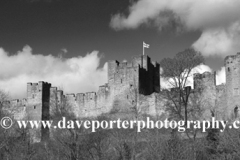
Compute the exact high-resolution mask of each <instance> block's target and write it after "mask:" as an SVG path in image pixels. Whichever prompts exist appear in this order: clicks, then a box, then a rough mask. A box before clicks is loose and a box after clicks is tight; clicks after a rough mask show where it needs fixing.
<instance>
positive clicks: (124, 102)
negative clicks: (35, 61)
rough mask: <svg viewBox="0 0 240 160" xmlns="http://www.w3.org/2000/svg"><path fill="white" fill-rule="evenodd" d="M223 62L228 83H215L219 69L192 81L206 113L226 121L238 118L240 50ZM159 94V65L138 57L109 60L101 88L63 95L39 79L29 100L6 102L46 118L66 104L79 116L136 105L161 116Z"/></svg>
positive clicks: (22, 113)
mask: <svg viewBox="0 0 240 160" xmlns="http://www.w3.org/2000/svg"><path fill="white" fill-rule="evenodd" d="M224 62H225V69H226V84H221V85H216V72H214V73H210V72H205V73H203V74H199V73H196V74H194V77H193V80H194V84H193V85H194V91H196V92H198V91H201V92H202V93H203V94H202V97H201V98H202V102H203V103H206V104H205V106H206V111H205V112H206V114H205V115H206V117H209V114H210V113H211V112H214V114H215V116H216V117H217V118H221V119H225V120H227V119H229V118H232V117H233V116H234V112H235V111H236V107H238V106H239V105H240V53H237V54H236V55H232V56H227V57H226V58H225V60H224ZM159 95H161V91H160V64H159V63H157V62H153V61H151V59H150V57H148V56H146V55H144V56H143V55H140V56H135V57H133V59H132V61H131V62H130V63H127V62H122V63H120V62H118V61H109V62H108V83H106V84H104V85H102V86H100V87H99V89H98V91H97V92H88V93H77V94H66V95H64V93H63V91H62V90H58V89H57V87H52V86H51V84H50V83H47V82H42V81H40V82H38V83H28V84H27V98H26V99H23V100H12V101H10V102H8V103H9V106H17V110H15V113H14V118H15V119H24V118H25V119H28V120H48V119H50V118H51V114H53V112H54V110H56V109H57V106H59V105H61V104H63V103H64V102H67V104H68V105H67V107H68V110H69V111H71V112H72V113H74V115H75V116H76V117H77V118H80V117H94V116H98V115H101V114H102V113H109V112H111V111H112V110H113V109H116V111H123V112H124V111H125V112H127V110H128V109H129V107H132V106H144V107H143V109H142V112H143V113H145V114H149V115H159V114H161V113H164V103H163V102H161V101H159V99H158V98H157V97H159ZM140 96H142V97H144V98H143V99H141V98H140ZM235 116H236V114H235ZM206 117H205V118H206ZM36 132H38V135H39V138H40V137H44V136H47V135H48V131H47V130H45V131H44V130H38V131H36Z"/></svg>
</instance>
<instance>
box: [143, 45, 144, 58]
mask: <svg viewBox="0 0 240 160" xmlns="http://www.w3.org/2000/svg"><path fill="white" fill-rule="evenodd" d="M143 43H144V42H143ZM143 56H144V45H143Z"/></svg>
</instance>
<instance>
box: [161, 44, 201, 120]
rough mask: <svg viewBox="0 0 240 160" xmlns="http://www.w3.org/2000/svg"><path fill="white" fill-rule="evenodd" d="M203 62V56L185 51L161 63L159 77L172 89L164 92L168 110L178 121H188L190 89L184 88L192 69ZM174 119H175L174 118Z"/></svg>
mask: <svg viewBox="0 0 240 160" xmlns="http://www.w3.org/2000/svg"><path fill="white" fill-rule="evenodd" d="M203 62H204V59H203V56H202V55H201V54H200V53H199V52H196V51H195V50H194V49H186V50H184V51H183V52H179V53H177V54H176V55H175V56H174V57H173V58H164V59H162V61H161V63H160V64H161V67H162V70H163V72H162V73H161V76H162V77H163V78H164V79H165V80H167V82H168V84H170V87H171V88H172V90H171V91H169V90H165V92H164V93H165V95H166V98H167V99H168V100H170V102H171V105H170V110H171V111H172V113H173V114H174V115H175V116H177V118H178V119H182V120H183V119H184V120H185V121H187V119H188V100H189V96H190V94H191V89H190V88H189V87H186V85H187V83H188V79H189V77H190V76H191V72H192V71H193V69H194V68H195V67H196V66H198V65H200V64H201V63H203ZM175 118H176V117H175Z"/></svg>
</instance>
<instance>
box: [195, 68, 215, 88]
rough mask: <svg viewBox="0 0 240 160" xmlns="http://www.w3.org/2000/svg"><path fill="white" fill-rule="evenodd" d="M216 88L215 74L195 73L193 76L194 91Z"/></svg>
mask: <svg viewBox="0 0 240 160" xmlns="http://www.w3.org/2000/svg"><path fill="white" fill-rule="evenodd" d="M215 86H216V72H214V73H210V72H204V73H203V74H200V73H195V74H194V75H193V88H194V89H196V90H201V89H203V88H205V87H208V88H209V87H214V88H215Z"/></svg>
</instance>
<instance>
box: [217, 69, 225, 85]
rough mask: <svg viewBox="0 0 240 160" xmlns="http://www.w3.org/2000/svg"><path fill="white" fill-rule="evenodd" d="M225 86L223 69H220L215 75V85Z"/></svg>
mask: <svg viewBox="0 0 240 160" xmlns="http://www.w3.org/2000/svg"><path fill="white" fill-rule="evenodd" d="M223 83H224V84H225V83H226V72H225V67H222V68H221V69H220V70H219V71H217V73H216V84H217V85H220V84H223Z"/></svg>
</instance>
